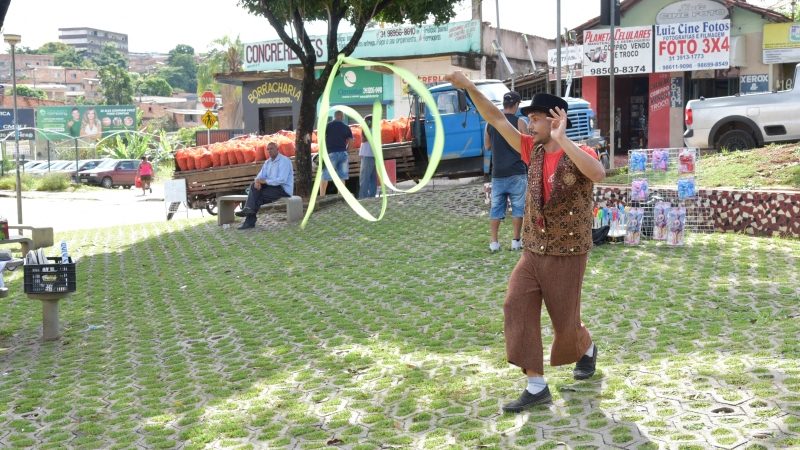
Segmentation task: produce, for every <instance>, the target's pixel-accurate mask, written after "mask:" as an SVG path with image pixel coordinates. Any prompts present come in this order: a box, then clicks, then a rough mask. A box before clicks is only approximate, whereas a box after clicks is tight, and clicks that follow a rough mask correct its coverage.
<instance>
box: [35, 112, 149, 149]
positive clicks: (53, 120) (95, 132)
mask: <svg viewBox="0 0 800 450" xmlns="http://www.w3.org/2000/svg"><path fill="white" fill-rule="evenodd" d="M36 123H37V124H38V126H39V129H40V130H41V131H40V133H41V134H42V135H43V137H44V138H45V139H49V140H54V141H58V140H64V139H72V138H78V139H80V140H82V141H88V142H96V141H99V140H100V139H101V138H103V137H106V136H108V135H110V134H112V133H114V132H116V131H122V130H136V107H135V106H133V105H96V106H92V105H78V106H47V107H42V108H37V110H36Z"/></svg>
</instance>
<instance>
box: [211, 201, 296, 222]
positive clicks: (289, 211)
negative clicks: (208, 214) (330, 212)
mask: <svg viewBox="0 0 800 450" xmlns="http://www.w3.org/2000/svg"><path fill="white" fill-rule="evenodd" d="M246 200H247V196H246V195H223V196H220V197H217V225H220V226H222V225H224V224H226V223H233V220H234V217H235V214H234V211H235V210H236V204H237V203H242V202H244V201H246ZM282 203H283V204H285V205H286V221H287V222H289V223H300V221H301V220H303V199H302V198H301V197H298V196H297V195H293V196H291V197H282V198H280V199H278V200H276V201H274V202H272V203H266V204H264V205H261V207H262V208H264V207H267V206H271V205H280V204H282Z"/></svg>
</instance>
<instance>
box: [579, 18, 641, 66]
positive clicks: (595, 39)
mask: <svg viewBox="0 0 800 450" xmlns="http://www.w3.org/2000/svg"><path fill="white" fill-rule="evenodd" d="M610 45H611V31H610V30H586V31H584V32H583V71H584V72H585V73H586V75H587V76H602V75H608V74H609V71H610V70H611V57H610V56H609V47H610ZM652 71H653V27H651V26H643V27H625V28H616V29H615V30H614V74H615V75H616V74H620V75H629V74H635V73H650V72H652Z"/></svg>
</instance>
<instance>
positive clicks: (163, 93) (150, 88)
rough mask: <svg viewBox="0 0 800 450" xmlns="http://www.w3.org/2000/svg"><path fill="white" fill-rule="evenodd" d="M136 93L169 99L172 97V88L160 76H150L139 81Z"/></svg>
mask: <svg viewBox="0 0 800 450" xmlns="http://www.w3.org/2000/svg"><path fill="white" fill-rule="evenodd" d="M136 92H138V93H141V94H142V95H157V96H160V97H169V96H171V95H172V86H170V85H169V83H167V80H165V79H163V78H161V77H160V76H158V75H148V76H146V77H144V78H143V79H141V80H140V81H139V84H138V86H136Z"/></svg>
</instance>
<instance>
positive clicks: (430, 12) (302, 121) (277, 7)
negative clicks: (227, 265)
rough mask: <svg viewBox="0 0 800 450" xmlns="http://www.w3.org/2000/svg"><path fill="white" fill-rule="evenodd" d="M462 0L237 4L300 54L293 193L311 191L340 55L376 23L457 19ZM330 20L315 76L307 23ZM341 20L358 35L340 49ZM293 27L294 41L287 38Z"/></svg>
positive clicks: (251, 0)
mask: <svg viewBox="0 0 800 450" xmlns="http://www.w3.org/2000/svg"><path fill="white" fill-rule="evenodd" d="M458 3H460V0H349V1H344V0H305V1H296V0H269V1H266V0H239V5H240V6H242V7H243V8H245V9H246V10H248V11H249V12H250V13H251V14H255V15H259V16H263V17H266V18H267V20H268V21H269V23H270V25H272V27H273V28H274V29H275V31H277V32H278V36H280V38H281V40H282V41H283V43H284V44H286V46H287V47H289V48H290V49H291V50H292V51H293V52H294V53H295V54H296V55H297V58H298V59H299V61H300V64H301V65H302V67H303V69H304V70H303V80H302V83H301V87H302V94H301V97H300V116H299V118H298V124H297V141H296V142H295V147H296V153H295V155H296V162H297V176H296V183H295V189H296V190H297V192H298V194H299V195H301V196H303V197H308V196H309V195H310V193H311V139H310V136H311V132H312V131H313V129H314V124H315V123H316V108H317V101H318V100H319V98H320V96H321V95H322V91H323V90H324V89H325V84H326V83H327V82H328V78H329V77H330V75H331V71H332V70H333V66H334V65H335V64H336V59H337V56H338V55H339V54H340V53H343V54H344V55H345V56H349V55H350V54H352V53H353V50H355V48H356V45H357V44H358V41H359V40H361V35H362V34H363V32H364V28H366V26H367V24H368V23H369V22H370V21H372V20H373V19H375V20H379V21H382V22H388V23H403V22H406V21H408V22H411V23H412V24H420V23H424V22H426V21H427V20H429V19H430V18H431V17H432V18H433V19H434V20H435V22H436V23H437V24H439V23H443V22H447V21H449V20H450V19H452V18H453V17H454V16H455V11H454V10H453V9H454V8H455V6H456V5H457V4H458ZM314 20H326V21H327V23H328V32H327V41H328V42H327V50H328V60H327V61H321V63H324V64H325V66H324V67H323V68H322V71H321V73H320V75H319V78H315V69H316V65H317V55H316V53H315V49H314V46H313V44H312V42H311V39H310V38H309V36H308V33H307V32H306V29H305V24H306V22H310V21H314ZM342 20H347V21H348V22H350V23H351V24H352V25H353V27H354V28H355V31H354V32H353V36H352V37H351V38H350V40H349V41H348V42H347V43H345V45H344V46H343V47H341V48H339V44H338V41H337V37H338V35H339V24H340V23H341V22H342ZM287 27H291V29H292V30H293V31H292V33H293V34H294V35H295V36H296V40H295V39H294V38H293V37H292V36H290V35H289V32H288V31H287Z"/></svg>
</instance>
